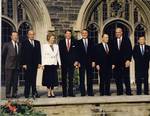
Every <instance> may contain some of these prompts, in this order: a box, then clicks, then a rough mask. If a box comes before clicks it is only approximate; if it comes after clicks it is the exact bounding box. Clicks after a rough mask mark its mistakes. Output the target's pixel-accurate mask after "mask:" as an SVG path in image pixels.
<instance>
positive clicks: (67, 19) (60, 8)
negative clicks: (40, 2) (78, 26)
mask: <svg viewBox="0 0 150 116" xmlns="http://www.w3.org/2000/svg"><path fill="white" fill-rule="evenodd" d="M83 1H84V0H44V2H45V4H46V6H47V9H48V11H49V14H50V17H51V21H52V26H54V28H55V32H56V34H57V35H61V34H63V33H64V30H66V29H72V28H73V24H74V22H75V21H76V20H77V16H78V14H79V10H80V8H81V5H82V4H83Z"/></svg>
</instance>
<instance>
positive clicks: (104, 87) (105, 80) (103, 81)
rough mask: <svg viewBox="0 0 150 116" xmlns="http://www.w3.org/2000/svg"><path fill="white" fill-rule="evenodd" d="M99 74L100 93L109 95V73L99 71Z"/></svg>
mask: <svg viewBox="0 0 150 116" xmlns="http://www.w3.org/2000/svg"><path fill="white" fill-rule="evenodd" d="M99 75H100V94H101V95H110V79H111V77H112V75H111V73H106V72H103V71H100V72H99Z"/></svg>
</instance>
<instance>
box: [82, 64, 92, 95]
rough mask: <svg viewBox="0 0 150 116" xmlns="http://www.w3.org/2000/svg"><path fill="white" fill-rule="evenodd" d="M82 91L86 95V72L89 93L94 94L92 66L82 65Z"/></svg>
mask: <svg viewBox="0 0 150 116" xmlns="http://www.w3.org/2000/svg"><path fill="white" fill-rule="evenodd" d="M79 71H80V72H79V73H80V92H81V95H85V74H86V78H87V94H88V95H93V76H92V68H91V67H88V66H87V67H80V69H79Z"/></svg>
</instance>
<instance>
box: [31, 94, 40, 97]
mask: <svg viewBox="0 0 150 116" xmlns="http://www.w3.org/2000/svg"><path fill="white" fill-rule="evenodd" d="M33 96H34V97H35V98H40V96H39V94H38V93H35V94H33V95H32V97H33Z"/></svg>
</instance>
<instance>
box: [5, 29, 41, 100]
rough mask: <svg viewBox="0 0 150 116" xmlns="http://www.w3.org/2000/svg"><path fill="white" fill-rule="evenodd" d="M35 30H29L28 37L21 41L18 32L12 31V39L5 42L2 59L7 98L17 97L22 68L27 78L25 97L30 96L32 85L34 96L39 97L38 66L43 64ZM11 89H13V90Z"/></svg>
mask: <svg viewBox="0 0 150 116" xmlns="http://www.w3.org/2000/svg"><path fill="white" fill-rule="evenodd" d="M34 35H35V33H34V31H33V30H29V31H28V33H27V39H26V40H25V41H24V42H22V43H19V40H18V32H16V31H13V32H12V33H11V41H10V42H8V43H5V44H4V45H3V49H2V61H3V63H4V65H5V82H6V98H11V97H13V98H17V97H18V96H17V85H18V75H19V72H21V70H22V68H23V69H24V78H25V90H24V96H25V98H29V95H30V88H31V87H32V97H33V98H35V97H37V98H39V97H40V96H39V95H38V93H37V90H36V75H37V68H38V67H39V65H40V64H41V48H40V42H39V41H38V40H35V38H34ZM11 89H13V91H12V92H11Z"/></svg>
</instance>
